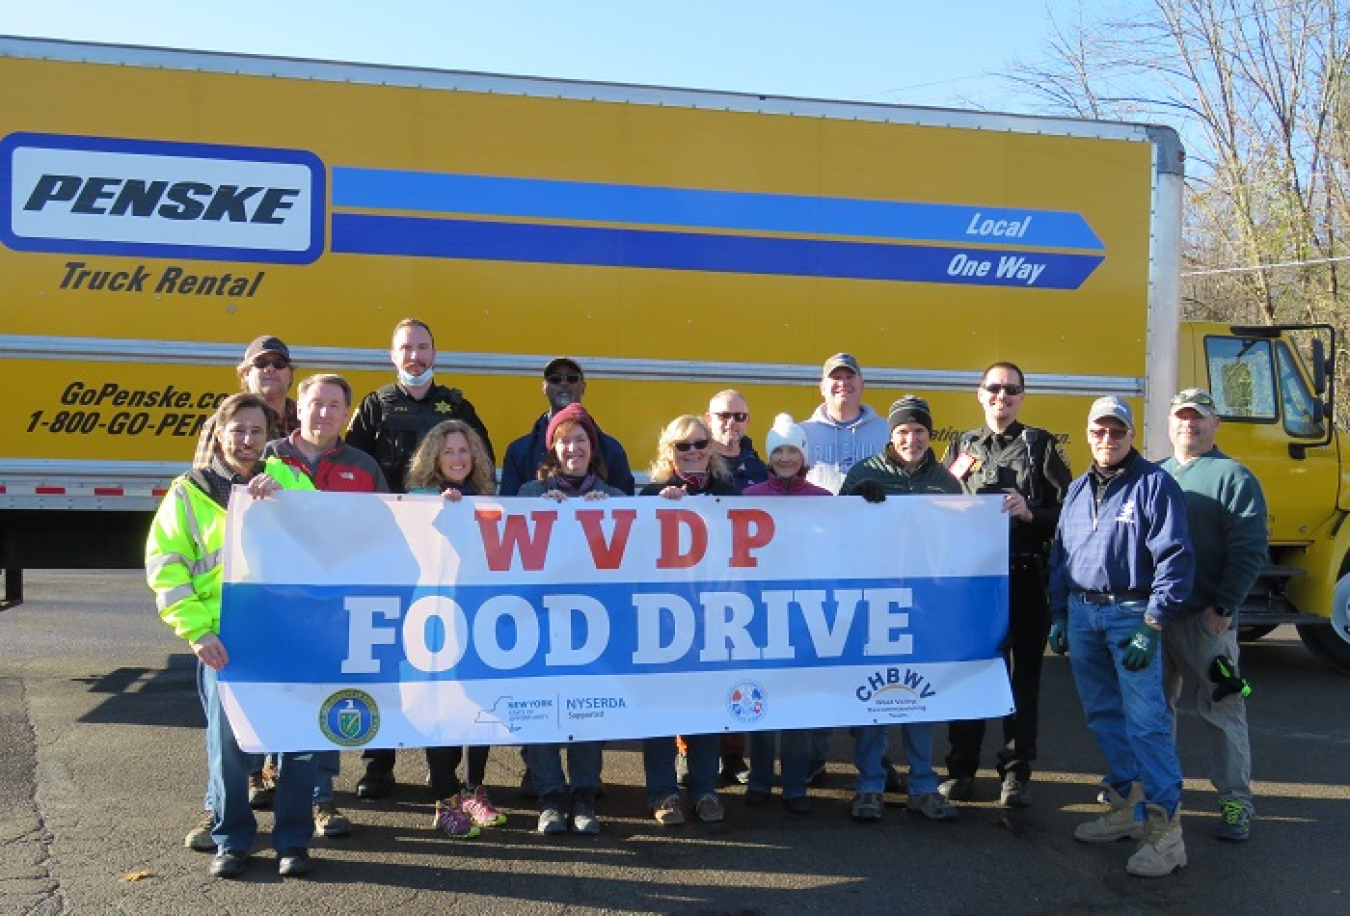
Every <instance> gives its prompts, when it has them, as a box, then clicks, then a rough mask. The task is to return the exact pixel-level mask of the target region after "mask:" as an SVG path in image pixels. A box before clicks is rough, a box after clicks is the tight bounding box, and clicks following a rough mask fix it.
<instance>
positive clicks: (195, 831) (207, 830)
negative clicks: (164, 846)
mask: <svg viewBox="0 0 1350 916" xmlns="http://www.w3.org/2000/svg"><path fill="white" fill-rule="evenodd" d="M215 820H216V816H215V815H214V814H212V813H211V812H210V811H203V812H202V816H201V817H200V818H198V819H197V823H196V824H194V825H193V827H192V829H191V830H189V831H188V833H187V836H185V837H183V845H184V846H186V847H187V848H188V849H191V850H194V851H195V852H215V851H216V841H215V840H213V839H211V828H212V826H214V824H215Z"/></svg>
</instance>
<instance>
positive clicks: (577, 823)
mask: <svg viewBox="0 0 1350 916" xmlns="http://www.w3.org/2000/svg"><path fill="white" fill-rule="evenodd" d="M544 440H545V443H546V446H547V448H548V451H547V452H546V453H545V456H544V463H543V464H542V465H540V467H539V479H538V480H532V481H530V482H529V483H526V484H524V485H522V486H521V488H520V491H519V493H518V494H517V495H519V496H521V497H529V496H534V497H539V496H542V497H544V498H545V499H552V500H555V501H557V502H563V501H564V500H567V499H585V500H598V499H606V498H607V497H610V496H626V495H628V494H626V493H624V491H623V490H621V489H619V488H618V487H612V486H610V485H609V484H608V483H606V482H605V459H604V455H603V451H602V448H603V446H602V442H601V439H600V430H599V429H597V428H596V425H595V421H594V420H592V419H591V415H590V414H589V413H587V412H586V408H585V407H582V406H581V405H580V404H569V405H567V406H566V407H564V408H563V409H562V410H559V411H558V412H557V413H555V414H554V415H553V419H551V420H549V421H548V430H547V432H546V434H545V437H544ZM564 747H566V748H567V776H566V777H564V776H563V766H562V751H563V748H564ZM603 749H604V742H602V741H571V742H568V743H567V744H565V745H564V744H530V745H526V747H525V762H526V764H527V765H528V766H529V768H530V772H531V773H532V774H534V786H535V791H537V792H538V793H539V832H540V833H544V834H557V833H566V832H567V828H568V823H569V819H568V816H567V815H566V814H565V813H564V812H565V811H567V810H568V808H569V805H568V801H569V799H568V785H569V783H570V785H571V799H570V801H571V805H570V808H571V818H570V823H571V828H572V832H573V833H583V834H593V833H599V832H600V818H599V817H598V816H597V815H596V811H595V792H596V789H597V788H598V787H599V785H600V764H601V759H602V752H603Z"/></svg>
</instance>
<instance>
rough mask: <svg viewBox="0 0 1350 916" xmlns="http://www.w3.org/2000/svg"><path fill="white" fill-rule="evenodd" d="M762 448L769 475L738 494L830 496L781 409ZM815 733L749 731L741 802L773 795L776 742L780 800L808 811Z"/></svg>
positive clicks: (759, 801)
mask: <svg viewBox="0 0 1350 916" xmlns="http://www.w3.org/2000/svg"><path fill="white" fill-rule="evenodd" d="M764 450H765V451H766V452H768V454H769V479H768V480H766V481H764V482H763V483H756V484H751V485H750V486H748V487H746V488H745V489H744V490H743V491H742V492H741V495H742V496H833V495H834V494H833V493H831V492H830V491H829V490H827V489H825V488H824V487H819V486H816V485H815V484H813V483H811V482H810V481H808V480H807V479H806V473H807V471H808V470H809V469H808V468H807V466H806V432H805V431H804V430H803V429H802V428H801V427H800V426H799V425H797V424H796V423H794V422H792V417H790V416H788V415H787V414H785V413H780V414H779V415H778V416H776V417H774V420H773V428H772V429H770V430H769V432H768V435H766V436H765V437H764ZM817 735H818V732H817V731H816V730H814V729H784V730H782V731H779V732H772V731H761V732H751V733H750V737H749V744H750V778H749V780H748V785H747V787H746V790H745V803H746V804H747V805H763V804H765V803H767V802H768V801H769V799H770V798H772V797H773V758H774V744H775V743H778V744H781V745H782V757H783V764H782V766H783V804H784V805H785V806H787V809H788V810H789V811H791V812H792V813H793V814H810V813H811V800H810V799H809V798H808V797H807V793H806V787H807V784H808V777H809V775H810V774H809V769H810V765H811V757H812V754H813V753H814V751H815V745H816V740H817Z"/></svg>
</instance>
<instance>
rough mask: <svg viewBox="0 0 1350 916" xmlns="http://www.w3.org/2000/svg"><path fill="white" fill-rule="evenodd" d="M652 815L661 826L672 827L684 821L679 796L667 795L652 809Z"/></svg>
mask: <svg viewBox="0 0 1350 916" xmlns="http://www.w3.org/2000/svg"><path fill="white" fill-rule="evenodd" d="M652 817H654V818H656V822H657V823H658V824H660V825H661V826H662V827H674V826H676V825H678V824H683V823H684V809H682V808H681V807H680V796H678V795H668V796H666V797H665V798H664V799H662V800H661V803H660V804H658V805H657V806H656V807H655V808H653V809H652Z"/></svg>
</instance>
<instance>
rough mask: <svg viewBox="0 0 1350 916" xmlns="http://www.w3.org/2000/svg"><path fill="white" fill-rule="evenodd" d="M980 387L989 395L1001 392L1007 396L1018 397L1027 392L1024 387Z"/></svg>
mask: <svg viewBox="0 0 1350 916" xmlns="http://www.w3.org/2000/svg"><path fill="white" fill-rule="evenodd" d="M980 387H981V388H983V389H984V390H985V391H987V392H989V393H990V394H998V393H999V392H1003V393H1005V394H1007V395H1009V396H1013V395H1018V394H1021V393H1022V392H1023V391H1026V390H1027V389H1026V386H1024V385H981V386H980Z"/></svg>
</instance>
